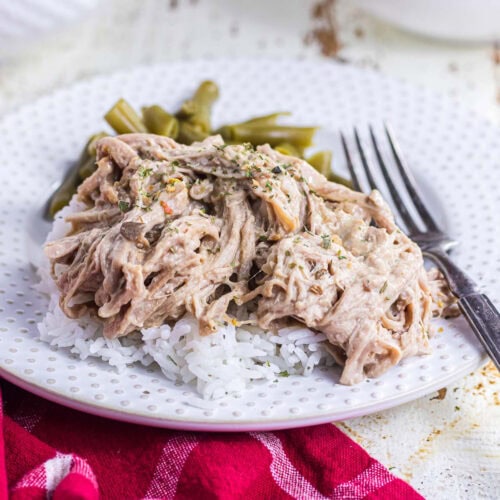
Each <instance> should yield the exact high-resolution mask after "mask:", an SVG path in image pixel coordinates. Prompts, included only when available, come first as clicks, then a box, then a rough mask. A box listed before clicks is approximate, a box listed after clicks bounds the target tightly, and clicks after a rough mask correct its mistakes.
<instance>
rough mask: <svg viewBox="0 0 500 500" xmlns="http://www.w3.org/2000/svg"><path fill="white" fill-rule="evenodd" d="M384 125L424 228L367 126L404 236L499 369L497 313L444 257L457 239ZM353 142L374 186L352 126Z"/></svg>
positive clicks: (356, 182) (356, 183)
mask: <svg viewBox="0 0 500 500" xmlns="http://www.w3.org/2000/svg"><path fill="white" fill-rule="evenodd" d="M384 129H385V135H386V136H387V140H388V143H389V146H390V150H391V153H392V157H393V158H394V162H395V165H396V167H397V171H398V173H399V175H400V177H401V180H402V183H403V185H404V187H405V189H406V191H407V194H408V195H409V198H410V199H411V201H412V204H413V207H414V209H415V211H416V212H417V213H418V215H419V218H420V220H421V223H422V224H423V227H424V229H423V230H422V229H420V227H419V224H418V222H417V219H416V218H415V217H414V216H413V215H412V213H411V212H410V210H409V209H408V207H407V205H406V204H405V202H404V201H403V198H402V197H401V194H400V192H399V191H398V188H397V187H396V185H395V183H394V179H393V177H391V173H390V172H389V170H388V168H387V165H386V162H385V160H384V157H383V156H382V153H381V147H380V141H378V140H377V138H376V136H375V133H374V131H373V128H372V127H369V131H370V138H371V143H372V146H373V151H374V153H375V157H376V159H377V164H378V167H379V168H380V171H381V172H382V177H383V178H384V181H385V183H386V185H387V189H388V191H389V193H390V195H391V198H392V201H393V204H394V207H395V208H396V212H397V214H398V215H399V219H400V221H401V222H403V224H404V226H405V227H406V230H407V234H408V236H409V237H410V238H411V239H412V240H414V241H415V242H416V243H417V244H418V245H419V246H420V248H421V250H422V252H423V254H424V255H425V256H426V257H428V258H429V259H431V260H432V261H433V262H434V263H435V264H436V265H437V266H438V268H439V269H440V270H441V272H442V273H443V275H444V277H445V278H446V280H447V281H448V285H449V287H450V289H451V291H452V293H453V294H454V295H455V296H456V297H457V298H458V305H459V307H460V309H461V311H462V312H463V314H464V316H465V318H466V319H467V321H468V322H469V324H470V326H471V327H472V329H473V331H474V332H475V333H476V335H477V337H478V338H479V340H480V341H481V343H482V344H483V346H484V348H485V349H486V351H487V353H488V354H489V356H490V358H491V359H492V360H493V362H494V363H495V365H496V367H497V369H499V370H500V314H499V312H498V311H497V309H496V308H495V306H494V305H493V304H492V303H491V301H490V299H488V297H487V296H486V295H484V294H482V293H480V292H479V290H478V287H477V285H476V283H474V281H473V280H472V279H471V278H470V277H469V276H467V275H466V274H465V273H464V272H463V271H462V270H461V269H460V268H459V267H458V266H457V265H456V264H455V263H454V262H453V261H452V260H451V259H450V258H449V257H448V254H447V252H448V251H449V250H450V249H451V248H452V247H453V246H454V245H456V244H457V241H455V240H453V239H451V238H450V237H449V236H448V235H446V234H445V233H444V232H443V231H442V230H441V229H440V228H439V226H438V225H437V224H436V221H435V220H434V217H433V216H432V215H431V213H430V211H429V210H428V209H427V207H426V206H425V203H424V201H423V198H422V195H421V194H420V192H419V189H418V186H417V183H416V182H415V178H414V177H413V175H412V173H411V171H410V170H409V168H408V167H407V166H406V164H405V162H404V160H403V157H402V154H401V152H400V149H399V147H398V145H397V143H396V140H395V139H394V135H393V133H392V132H391V130H390V129H389V127H388V126H387V125H385V126H384ZM340 138H341V141H342V147H343V149H344V154H345V157H346V160H347V166H348V168H349V172H350V175H351V178H352V182H353V185H354V188H355V189H357V190H358V191H363V189H362V183H361V181H360V176H359V175H358V174H357V173H356V169H355V166H354V162H353V156H352V155H351V153H350V152H349V147H348V143H347V141H346V138H345V136H344V134H342V133H341V134H340ZM354 142H355V143H356V148H357V150H358V153H359V157H360V160H361V165H362V167H363V170H364V172H365V174H366V179H367V181H368V184H369V186H370V188H371V189H378V188H377V184H376V182H375V177H374V173H375V167H374V165H373V162H372V161H371V160H370V157H369V155H368V154H367V150H366V149H365V147H364V146H363V142H362V140H361V137H360V134H359V133H358V131H357V130H356V128H355V129H354Z"/></svg>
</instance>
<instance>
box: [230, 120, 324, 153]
mask: <svg viewBox="0 0 500 500" xmlns="http://www.w3.org/2000/svg"><path fill="white" fill-rule="evenodd" d="M315 132H316V127H290V126H286V125H265V126H262V127H261V126H255V125H235V126H233V127H231V130H230V135H231V137H228V138H227V139H229V140H233V141H239V142H250V143H251V144H253V145H254V146H257V145H259V144H269V145H270V146H273V147H274V146H277V145H278V144H282V143H283V142H288V143H290V144H292V146H295V147H296V148H307V147H309V146H311V145H312V138H313V136H314V133H315Z"/></svg>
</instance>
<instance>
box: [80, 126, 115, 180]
mask: <svg viewBox="0 0 500 500" xmlns="http://www.w3.org/2000/svg"><path fill="white" fill-rule="evenodd" d="M107 136H108V134H106V132H99V133H97V134H94V135H92V136H91V137H90V139H89V140H88V141H87V144H86V145H85V147H84V148H83V151H82V153H81V155H80V161H79V162H78V165H77V168H78V174H79V175H80V179H81V180H82V181H83V180H84V179H86V178H87V177H90V176H91V175H92V174H93V173H94V172H95V170H96V168H97V167H96V164H95V155H96V144H97V141H98V140H99V139H102V138H103V137H107Z"/></svg>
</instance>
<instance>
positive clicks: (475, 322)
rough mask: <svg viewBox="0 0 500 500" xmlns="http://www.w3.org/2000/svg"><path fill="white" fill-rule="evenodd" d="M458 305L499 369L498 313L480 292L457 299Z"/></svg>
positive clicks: (499, 320) (499, 327)
mask: <svg viewBox="0 0 500 500" xmlns="http://www.w3.org/2000/svg"><path fill="white" fill-rule="evenodd" d="M458 305H459V306H460V309H461V311H462V312H463V313H464V316H465V317H466V318H467V321H468V322H469V324H470V325H471V327H472V328H473V330H474V332H475V333H476V335H477V337H478V338H479V340H480V341H481V343H482V344H483V346H484V348H485V349H486V352H487V353H488V354H489V356H490V358H491V359H492V361H493V363H495V366H496V367H497V369H498V370H500V314H499V313H498V311H497V310H496V308H495V306H494V305H493V304H492V303H491V301H490V299H489V298H488V297H486V295H484V294H482V293H476V294H474V295H467V296H466V297H460V298H459V299H458Z"/></svg>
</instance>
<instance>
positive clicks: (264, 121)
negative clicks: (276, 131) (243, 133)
mask: <svg viewBox="0 0 500 500" xmlns="http://www.w3.org/2000/svg"><path fill="white" fill-rule="evenodd" d="M290 114H291V113H289V112H288V111H280V112H278V113H271V114H269V115H262V116H256V117H254V118H250V119H249V120H245V121H244V122H239V123H231V124H229V125H223V126H222V127H220V128H218V129H217V130H216V131H215V132H214V134H220V135H221V136H222V137H223V139H225V140H227V141H230V140H231V137H232V136H233V135H234V134H233V131H232V129H233V127H237V126H240V125H255V126H264V125H276V120H277V119H278V118H279V117H280V116H288V115H290Z"/></svg>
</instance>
